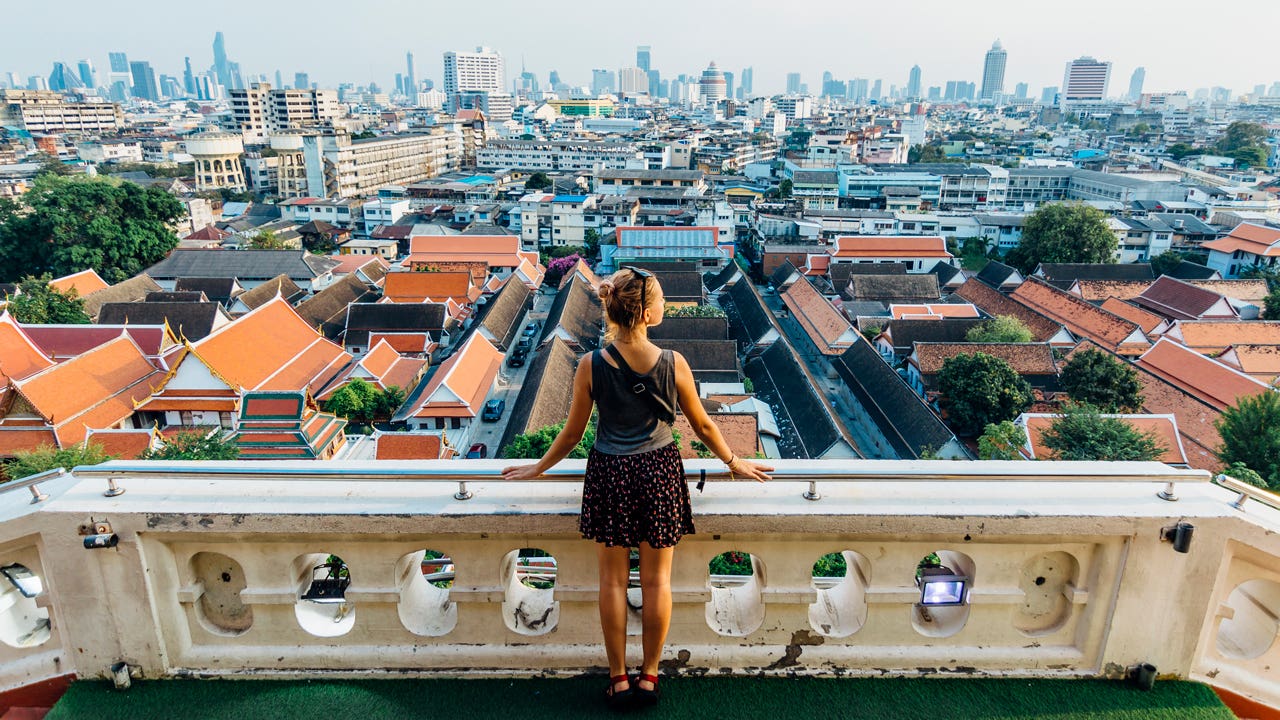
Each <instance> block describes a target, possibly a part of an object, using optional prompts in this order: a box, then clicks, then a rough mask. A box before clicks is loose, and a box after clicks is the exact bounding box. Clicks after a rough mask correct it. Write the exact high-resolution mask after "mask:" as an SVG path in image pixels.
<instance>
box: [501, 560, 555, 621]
mask: <svg viewBox="0 0 1280 720" xmlns="http://www.w3.org/2000/svg"><path fill="white" fill-rule="evenodd" d="M501 573H502V585H503V588H504V591H505V598H506V599H505V600H504V601H503V603H502V618H503V622H505V623H506V624H507V629H509V630H511V632H514V633H518V634H520V635H545V634H546V633H549V632H551V631H552V630H553V629H554V628H555V626H556V623H557V622H559V620H560V603H558V602H556V599H555V585H556V559H555V558H554V557H553V556H552V555H551V553H548V552H546V551H545V550H541V549H539V548H521V549H519V550H512V551H511V552H509V553H507V554H506V556H505V557H503V558H502V569H501Z"/></svg>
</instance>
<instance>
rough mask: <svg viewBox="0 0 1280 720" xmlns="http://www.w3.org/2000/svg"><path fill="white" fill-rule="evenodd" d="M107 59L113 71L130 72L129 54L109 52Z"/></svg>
mask: <svg viewBox="0 0 1280 720" xmlns="http://www.w3.org/2000/svg"><path fill="white" fill-rule="evenodd" d="M107 60H108V61H109V62H110V64H111V72H113V73H128V72H129V56H128V55H126V54H125V53H122V52H113V53H107Z"/></svg>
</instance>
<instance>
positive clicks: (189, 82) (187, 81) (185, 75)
mask: <svg viewBox="0 0 1280 720" xmlns="http://www.w3.org/2000/svg"><path fill="white" fill-rule="evenodd" d="M182 62H183V69H182V88H183V89H184V90H186V91H187V96H188V97H195V95H196V74H195V73H194V72H193V71H192V70H191V57H190V56H187V57H185V58H183V59H182Z"/></svg>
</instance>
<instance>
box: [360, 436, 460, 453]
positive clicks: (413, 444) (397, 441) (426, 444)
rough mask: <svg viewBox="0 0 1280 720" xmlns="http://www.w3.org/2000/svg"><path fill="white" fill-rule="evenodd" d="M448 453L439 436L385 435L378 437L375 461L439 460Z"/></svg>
mask: <svg viewBox="0 0 1280 720" xmlns="http://www.w3.org/2000/svg"><path fill="white" fill-rule="evenodd" d="M449 454H450V453H449V452H448V451H447V449H446V448H445V446H444V444H443V443H442V442H441V441H440V436H439V435H423V434H421V433H387V434H385V435H381V436H379V437H378V449H377V450H376V451H375V455H374V459H375V460H439V459H441V458H443V457H445V456H447V455H449Z"/></svg>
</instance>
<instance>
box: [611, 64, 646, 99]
mask: <svg viewBox="0 0 1280 720" xmlns="http://www.w3.org/2000/svg"><path fill="white" fill-rule="evenodd" d="M648 91H649V76H648V75H647V74H646V73H645V71H644V68H638V67H629V68H625V67H624V68H622V69H621V70H619V71H618V92H620V93H622V94H623V95H637V94H641V93H646V92H648Z"/></svg>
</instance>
